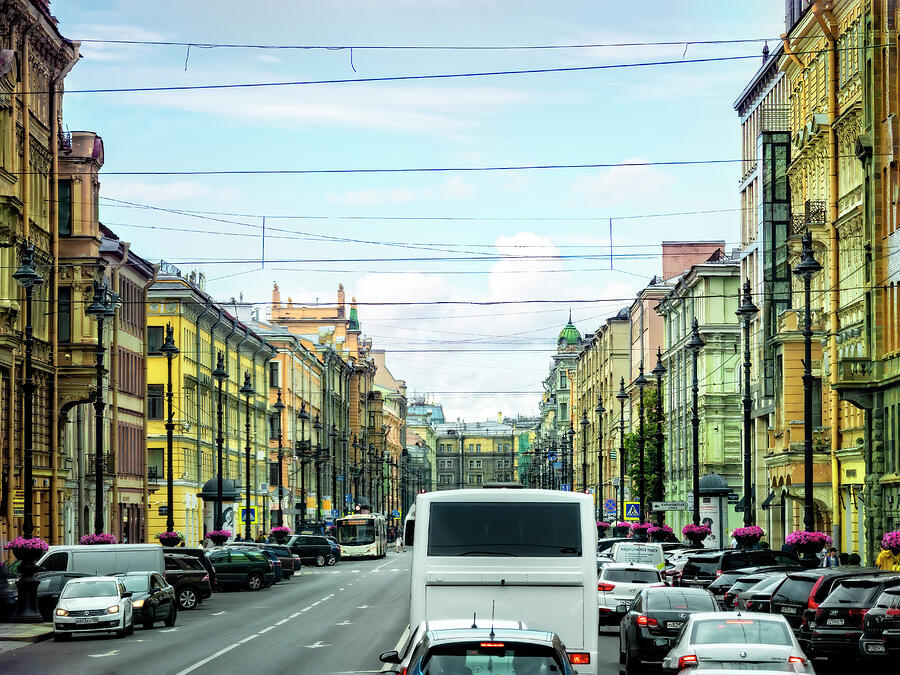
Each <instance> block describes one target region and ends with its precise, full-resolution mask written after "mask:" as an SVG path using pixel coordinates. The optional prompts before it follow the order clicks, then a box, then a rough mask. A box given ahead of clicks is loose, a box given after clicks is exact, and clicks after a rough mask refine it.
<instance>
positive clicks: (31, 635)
mask: <svg viewBox="0 0 900 675" xmlns="http://www.w3.org/2000/svg"><path fill="white" fill-rule="evenodd" d="M52 637H53V624H52V623H0V643H3V642H20V643H32V642H40V641H41V640H49V639H50V638H52ZM2 646H3V645H2V644H0V647H2Z"/></svg>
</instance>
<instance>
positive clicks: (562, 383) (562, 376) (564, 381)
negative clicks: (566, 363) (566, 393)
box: [559, 370, 569, 389]
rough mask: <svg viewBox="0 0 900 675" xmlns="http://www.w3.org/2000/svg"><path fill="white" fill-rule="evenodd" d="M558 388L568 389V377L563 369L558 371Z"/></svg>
mask: <svg viewBox="0 0 900 675" xmlns="http://www.w3.org/2000/svg"><path fill="white" fill-rule="evenodd" d="M559 388H560V389H568V388H569V379H568V378H567V377H566V373H565V371H564V370H561V371H559Z"/></svg>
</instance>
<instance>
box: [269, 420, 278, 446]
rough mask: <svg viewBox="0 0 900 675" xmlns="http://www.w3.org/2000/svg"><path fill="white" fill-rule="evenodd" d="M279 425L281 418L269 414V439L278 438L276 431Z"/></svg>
mask: <svg viewBox="0 0 900 675" xmlns="http://www.w3.org/2000/svg"><path fill="white" fill-rule="evenodd" d="M280 427H281V418H280V417H279V416H278V415H277V414H275V415H269V440H272V441H274V440H277V439H278V431H279V429H280Z"/></svg>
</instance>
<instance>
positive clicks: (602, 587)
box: [597, 581, 616, 591]
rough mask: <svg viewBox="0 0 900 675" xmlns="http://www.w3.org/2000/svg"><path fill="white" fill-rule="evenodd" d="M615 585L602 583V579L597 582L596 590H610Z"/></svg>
mask: <svg viewBox="0 0 900 675" xmlns="http://www.w3.org/2000/svg"><path fill="white" fill-rule="evenodd" d="M615 587H616V585H615V584H607V583H604V582H602V581H601V582H600V583H598V584H597V590H598V591H611V590H612V589H614V588H615Z"/></svg>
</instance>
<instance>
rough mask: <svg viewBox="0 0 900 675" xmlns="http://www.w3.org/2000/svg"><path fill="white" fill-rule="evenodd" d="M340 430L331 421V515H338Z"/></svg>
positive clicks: (329, 435) (329, 433)
mask: <svg viewBox="0 0 900 675" xmlns="http://www.w3.org/2000/svg"><path fill="white" fill-rule="evenodd" d="M338 435H339V434H338V430H337V426H336V425H335V424H334V422H332V423H331V431H330V432H328V437H329V438H330V439H331V517H332V518H336V517H337V508H335V507H336V506H337V496H338V494H337V472H338V461H337V439H338Z"/></svg>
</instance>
